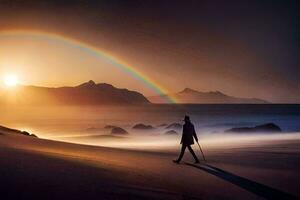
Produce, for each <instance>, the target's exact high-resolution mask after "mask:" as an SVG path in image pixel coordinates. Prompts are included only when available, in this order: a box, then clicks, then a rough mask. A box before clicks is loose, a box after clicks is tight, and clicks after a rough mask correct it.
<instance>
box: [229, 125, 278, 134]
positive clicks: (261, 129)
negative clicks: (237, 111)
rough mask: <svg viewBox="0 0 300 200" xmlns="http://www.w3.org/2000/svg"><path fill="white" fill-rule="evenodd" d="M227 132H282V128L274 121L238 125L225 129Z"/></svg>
mask: <svg viewBox="0 0 300 200" xmlns="http://www.w3.org/2000/svg"><path fill="white" fill-rule="evenodd" d="M225 132H226V133H252V132H262V133H279V132H282V130H281V128H280V127H279V126H278V125H276V124H274V123H267V124H262V125H258V126H254V127H237V128H231V129H228V130H226V131H225Z"/></svg>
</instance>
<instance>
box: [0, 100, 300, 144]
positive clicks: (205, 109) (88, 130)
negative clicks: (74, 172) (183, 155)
mask: <svg viewBox="0 0 300 200" xmlns="http://www.w3.org/2000/svg"><path fill="white" fill-rule="evenodd" d="M0 112H1V118H0V125H3V126H7V127H11V128H16V129H20V130H25V131H28V132H30V133H34V134H36V135H37V136H38V137H40V138H45V139H50V140H60V141H65V142H75V143H82V144H90V145H99V146H113V147H125V146H126V147H133V146H134V147H140V148H143V147H145V148H146V147H154V146H159V145H160V146H164V145H165V146H168V145H169V146H170V145H171V144H175V143H176V144H177V143H178V140H179V139H180V134H181V131H182V130H180V129H176V128H175V129H174V128H169V129H168V128H167V126H168V125H170V124H173V123H179V124H183V121H182V120H183V118H184V116H185V115H188V116H190V118H191V121H192V122H193V124H194V125H195V128H196V132H197V135H198V137H199V138H202V139H203V140H206V141H207V144H208V143H209V141H210V139H211V140H212V139H214V140H218V141H219V143H220V141H222V138H227V137H229V134H228V133H226V130H228V129H230V128H234V127H253V126H256V125H261V124H265V123H274V124H276V125H278V126H279V127H280V128H281V129H282V133H274V134H272V133H266V134H264V133H261V134H264V135H265V136H266V137H267V138H271V139H272V138H273V139H275V138H276V139H279V140H280V139H282V140H283V139H286V138H297V139H298V138H299V136H300V104H259V105H256V104H249V105H248V104H152V105H146V106H83V107H82V106H81V107H77V106H60V107H58V106H52V107H45V106H40V107H26V106H25V107H0ZM139 123H142V124H145V125H151V126H152V127H153V128H152V129H150V130H142V129H139V130H137V129H133V126H134V125H136V124H139ZM107 125H113V126H118V127H121V128H123V129H124V130H126V131H127V132H128V134H126V135H116V134H111V132H110V131H111V130H110V129H108V128H105V126H107ZM169 130H174V131H176V132H177V134H173V135H168V134H166V132H167V131H169ZM256 134H257V133H256ZM256 134H252V133H247V134H244V133H243V134H240V135H241V137H245V136H246V137H247V138H249V137H252V138H256V140H258V138H265V137H258V136H256ZM237 135H239V134H235V138H239V137H236V136H237ZM231 136H232V135H231ZM166 141H168V142H166ZM224 141H226V140H225V139H224ZM237 141H240V139H237Z"/></svg>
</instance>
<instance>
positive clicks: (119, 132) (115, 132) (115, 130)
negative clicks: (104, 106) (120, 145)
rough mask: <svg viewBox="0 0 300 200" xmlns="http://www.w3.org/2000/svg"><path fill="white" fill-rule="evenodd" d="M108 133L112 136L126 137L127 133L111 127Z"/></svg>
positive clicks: (121, 129)
mask: <svg viewBox="0 0 300 200" xmlns="http://www.w3.org/2000/svg"><path fill="white" fill-rule="evenodd" d="M110 133H111V134H113V135H127V134H128V132H127V131H126V130H125V129H123V128H121V127H113V128H112V129H111V132H110Z"/></svg>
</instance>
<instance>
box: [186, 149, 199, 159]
mask: <svg viewBox="0 0 300 200" xmlns="http://www.w3.org/2000/svg"><path fill="white" fill-rule="evenodd" d="M187 148H188V149H189V151H190V152H191V154H192V155H193V157H194V159H195V161H196V163H198V162H199V159H198V158H197V156H196V154H195V152H194V151H193V149H192V147H191V145H188V146H187Z"/></svg>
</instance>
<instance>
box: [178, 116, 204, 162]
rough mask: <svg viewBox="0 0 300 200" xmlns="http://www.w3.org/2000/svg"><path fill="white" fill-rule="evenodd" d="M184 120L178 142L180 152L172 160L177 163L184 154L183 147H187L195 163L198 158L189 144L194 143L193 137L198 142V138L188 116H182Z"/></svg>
mask: <svg viewBox="0 0 300 200" xmlns="http://www.w3.org/2000/svg"><path fill="white" fill-rule="evenodd" d="M184 122H185V123H184V125H183V130H182V137H181V142H180V144H182V147H181V152H180V155H179V157H178V159H177V160H173V162H174V163H177V164H179V163H180V161H181V159H182V157H183V155H184V152H185V149H186V148H188V149H189V151H190V152H191V154H192V155H193V157H194V159H195V163H199V159H198V158H197V156H196V154H195V152H194V151H193V149H192V147H191V145H193V144H194V138H195V140H196V141H197V142H198V138H197V135H196V131H195V128H194V125H193V124H192V122H191V120H190V117H189V116H185V117H184Z"/></svg>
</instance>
